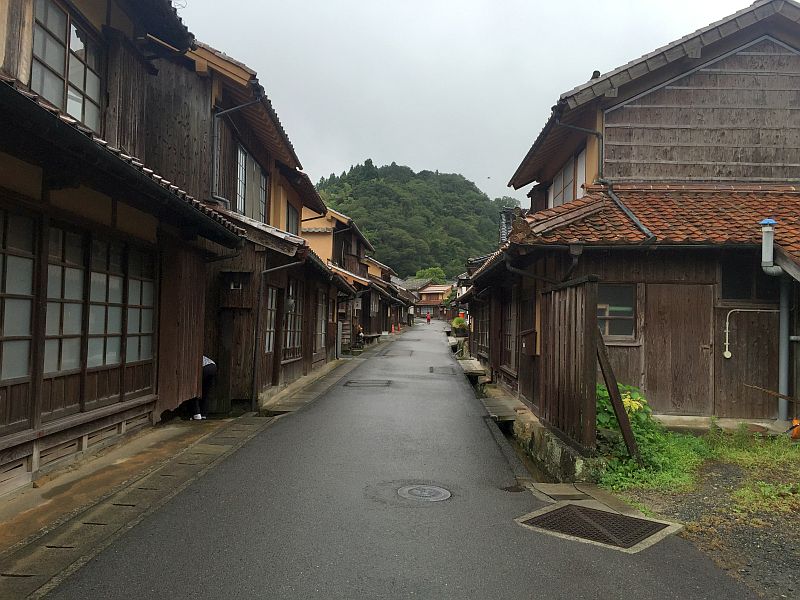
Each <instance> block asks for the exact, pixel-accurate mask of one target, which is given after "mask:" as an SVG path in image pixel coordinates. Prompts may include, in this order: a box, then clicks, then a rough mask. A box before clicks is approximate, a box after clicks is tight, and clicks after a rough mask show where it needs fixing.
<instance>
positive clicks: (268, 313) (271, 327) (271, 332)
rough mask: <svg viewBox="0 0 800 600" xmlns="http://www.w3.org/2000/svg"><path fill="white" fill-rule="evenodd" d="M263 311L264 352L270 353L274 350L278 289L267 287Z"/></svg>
mask: <svg viewBox="0 0 800 600" xmlns="http://www.w3.org/2000/svg"><path fill="white" fill-rule="evenodd" d="M264 312H265V314H264V321H265V325H264V336H265V339H264V352H265V353H266V354H271V353H272V352H273V351H274V350H275V316H276V315H277V313H278V290H277V289H276V288H274V287H268V288H267V303H266V307H265V309H264Z"/></svg>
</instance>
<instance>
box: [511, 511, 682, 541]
mask: <svg viewBox="0 0 800 600" xmlns="http://www.w3.org/2000/svg"><path fill="white" fill-rule="evenodd" d="M523 519H524V520H521V521H520V523H522V524H523V525H527V526H529V527H535V528H537V529H543V530H545V531H550V532H555V533H557V534H561V535H568V536H572V537H577V538H581V539H584V540H589V541H591V542H596V543H599V544H603V545H606V546H612V547H615V548H623V549H628V548H632V547H633V546H635V545H636V544H638V543H640V542H642V541H644V540H646V539H647V538H649V537H650V536H652V535H654V534H656V533H658V532H660V531H661V530H663V529H666V528H667V527H670V525H669V524H668V523H662V522H660V521H652V520H646V519H637V518H635V517H628V516H626V515H621V514H618V513H612V512H607V511H604V510H597V509H595V508H588V507H586V506H578V505H575V504H566V505H564V506H562V507H560V508H557V509H554V510H550V511H547V512H544V513H540V514H538V515H536V516H533V517H531V518H527V519H526V518H525V517H523Z"/></svg>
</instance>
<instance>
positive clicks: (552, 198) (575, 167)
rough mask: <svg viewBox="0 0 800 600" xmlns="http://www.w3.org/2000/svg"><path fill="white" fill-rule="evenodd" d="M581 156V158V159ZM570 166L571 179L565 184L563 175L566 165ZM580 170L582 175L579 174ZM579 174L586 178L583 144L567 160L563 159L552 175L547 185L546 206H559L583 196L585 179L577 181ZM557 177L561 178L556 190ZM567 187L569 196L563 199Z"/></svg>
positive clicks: (584, 148)
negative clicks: (567, 198) (562, 162)
mask: <svg viewBox="0 0 800 600" xmlns="http://www.w3.org/2000/svg"><path fill="white" fill-rule="evenodd" d="M581 157H582V159H581ZM581 162H582V163H583V168H582V169H581ZM569 166H571V167H572V175H571V176H572V179H571V180H570V182H569V186H567V185H566V184H565V181H564V176H565V174H566V170H567V167H569ZM581 171H582V173H583V174H582V176H581ZM579 176H581V177H582V178H583V179H584V180H585V179H586V147H585V146H584V147H583V148H581V149H580V150H579V151H578V152H576V153H575V154H573V155H572V156H571V157H569V158H568V159H567V160H565V161H564V164H562V165H561V168H560V169H559V170H558V171H557V172H556V174H555V175H553V178H552V179H551V180H550V185H549V186H548V187H547V208H555V207H556V206H561V205H562V204H566V203H567V202H572V201H573V200H577V199H578V198H582V197H583V196H584V193H585V192H584V189H583V187H582V186H583V184H584V183H586V182H585V181H579ZM559 177H560V178H561V180H560V184H559V186H558V191H556V183H557V182H558V181H559ZM568 189H569V191H570V195H571V197H570V198H569V200H565V199H564V197H565V195H566V191H567V190H568Z"/></svg>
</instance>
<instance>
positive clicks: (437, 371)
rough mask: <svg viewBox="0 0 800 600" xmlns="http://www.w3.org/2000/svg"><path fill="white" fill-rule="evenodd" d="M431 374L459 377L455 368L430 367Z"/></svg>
mask: <svg viewBox="0 0 800 600" xmlns="http://www.w3.org/2000/svg"><path fill="white" fill-rule="evenodd" d="M428 372H429V373H435V374H437V375H457V374H458V373H456V370H455V368H454V367H428Z"/></svg>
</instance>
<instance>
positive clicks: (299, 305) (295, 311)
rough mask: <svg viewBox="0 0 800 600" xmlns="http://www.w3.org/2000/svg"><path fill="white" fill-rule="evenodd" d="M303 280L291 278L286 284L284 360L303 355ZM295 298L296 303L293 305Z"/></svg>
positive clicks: (295, 358) (294, 358)
mask: <svg viewBox="0 0 800 600" xmlns="http://www.w3.org/2000/svg"><path fill="white" fill-rule="evenodd" d="M303 291H304V290H303V282H302V281H301V280H299V279H293V278H289V281H288V282H287V284H286V304H285V306H286V311H285V314H284V325H283V355H282V359H283V361H284V362H288V361H292V360H297V359H299V358H302V356H303V302H304V299H305V298H304V294H303ZM292 300H294V303H293V304H294V305H292Z"/></svg>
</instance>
